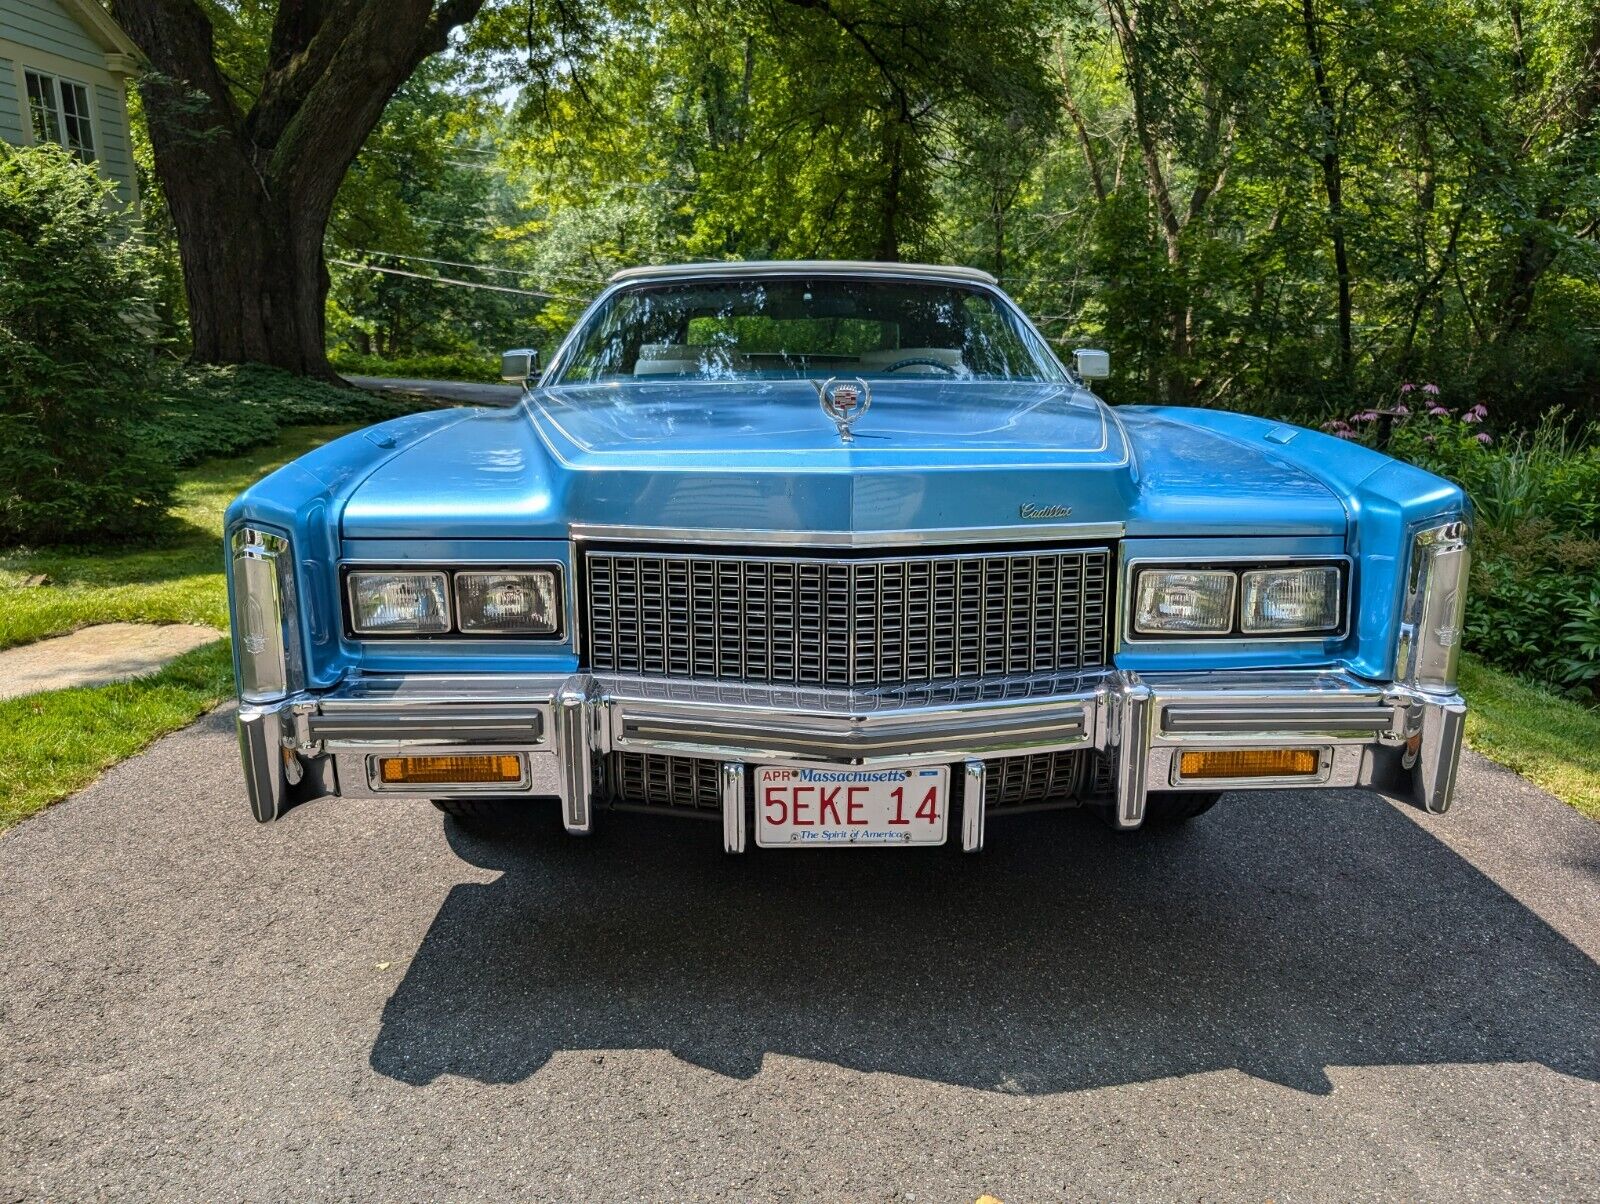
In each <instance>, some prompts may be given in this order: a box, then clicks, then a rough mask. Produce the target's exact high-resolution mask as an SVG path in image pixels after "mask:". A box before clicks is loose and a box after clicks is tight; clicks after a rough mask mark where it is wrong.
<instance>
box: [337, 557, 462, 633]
mask: <svg viewBox="0 0 1600 1204" xmlns="http://www.w3.org/2000/svg"><path fill="white" fill-rule="evenodd" d="M347 588H348V589H349V592H350V628H351V630H352V631H354V632H356V633H357V634H359V635H440V634H443V633H444V632H447V631H449V630H450V583H449V580H448V578H447V577H446V576H445V574H443V573H437V572H415V573H403V572H380V573H351V574H350V576H349V578H348V581H347Z"/></svg>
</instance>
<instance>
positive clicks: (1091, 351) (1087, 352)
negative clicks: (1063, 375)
mask: <svg viewBox="0 0 1600 1204" xmlns="http://www.w3.org/2000/svg"><path fill="white" fill-rule="evenodd" d="M1072 366H1073V367H1074V368H1075V369H1076V370H1077V373H1078V375H1079V376H1080V377H1081V378H1082V379H1084V380H1105V379H1106V378H1107V377H1108V376H1110V375H1111V353H1110V352H1109V351H1101V350H1099V349H1098V348H1094V347H1080V348H1079V349H1078V350H1077V351H1074V352H1073V353H1072Z"/></svg>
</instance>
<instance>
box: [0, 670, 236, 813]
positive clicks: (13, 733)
mask: <svg viewBox="0 0 1600 1204" xmlns="http://www.w3.org/2000/svg"><path fill="white" fill-rule="evenodd" d="M232 696H233V654H232V652H231V651H230V650H229V644H228V641H227V640H221V641H219V642H217V643H215V644H208V645H207V646H206V647H204V648H197V649H195V650H194V651H193V652H189V653H185V654H184V655H183V656H180V657H178V659H176V660H175V661H173V662H172V663H171V664H170V665H168V666H167V667H166V668H165V669H162V670H161V671H160V672H159V673H154V674H151V675H150V676H149V677H142V678H139V679H138V680H136V681H126V682H117V683H115V684H113V685H109V686H85V687H80V688H78V689H73V690H52V691H50V692H49V693H45V694H33V695H29V696H27V697H24V698H11V699H7V700H5V701H4V702H0V729H3V730H4V731H5V732H6V735H7V738H8V740H9V742H10V748H9V749H8V750H7V752H6V755H5V757H3V758H0V830H3V829H5V828H8V827H10V826H11V825H12V824H14V823H16V822H17V821H18V820H22V819H26V818H27V817H28V816H30V815H32V814H33V813H34V812H35V811H38V810H40V809H41V808H43V807H46V806H48V805H49V804H51V803H53V802H56V801H57V800H58V799H63V798H65V797H66V796H67V795H69V794H72V793H74V792H75V791H78V790H81V789H83V788H84V787H85V786H87V785H88V784H89V783H90V782H92V781H93V780H94V779H95V778H96V777H97V776H99V775H100V774H101V773H102V772H103V771H105V770H107V769H109V768H110V767H111V766H113V765H115V764H116V763H117V762H118V761H121V760H124V759H126V758H128V757H131V756H133V755H134V754H135V753H137V752H140V751H141V750H143V749H144V748H145V746H147V745H148V744H149V743H150V742H151V741H152V740H154V739H156V738H157V737H159V736H164V735H166V734H167V733H168V732H173V731H177V730H178V729H179V728H181V727H185V726H187V725H188V724H190V723H193V722H194V721H195V720H196V719H198V718H199V717H200V716H201V715H204V714H205V713H206V712H207V711H209V710H211V709H212V708H213V707H215V706H216V705H217V704H219V703H221V702H222V701H224V700H225V699H227V698H231V697H232Z"/></svg>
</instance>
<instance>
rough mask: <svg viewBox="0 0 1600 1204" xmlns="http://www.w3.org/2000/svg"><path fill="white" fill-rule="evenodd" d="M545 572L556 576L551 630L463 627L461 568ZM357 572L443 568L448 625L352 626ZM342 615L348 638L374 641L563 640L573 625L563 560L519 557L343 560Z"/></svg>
mask: <svg viewBox="0 0 1600 1204" xmlns="http://www.w3.org/2000/svg"><path fill="white" fill-rule="evenodd" d="M541 572H543V573H549V574H551V575H552V576H553V577H554V579H555V600H556V615H555V617H556V626H555V630H554V631H550V632H542V633H541V632H526V631H467V630H462V627H461V612H460V607H459V603H458V595H457V590H456V575H457V574H459V573H489V574H493V573H541ZM357 573H377V574H381V573H397V574H400V573H442V574H443V575H444V579H445V581H444V589H445V597H446V602H447V606H448V610H449V620H450V626H449V629H448V630H446V631H440V632H390V633H384V632H365V631H360V630H358V629H357V628H356V626H355V614H354V603H353V600H352V598H351V593H350V578H351V576H352V574H357ZM339 596H340V615H341V620H342V624H343V627H344V635H345V638H346V639H347V640H351V641H354V642H357V643H364V644H366V643H373V644H426V643H438V642H441V641H445V642H462V641H466V642H471V643H496V642H499V643H505V642H508V641H509V642H513V643H537V644H563V643H566V642H567V640H568V638H569V636H568V633H569V632H570V631H571V630H572V615H571V610H572V599H571V598H570V596H569V595H568V592H567V566H566V565H565V564H564V563H562V562H561V561H559V560H523V561H483V562H477V561H454V562H450V563H436V562H433V561H429V562H426V563H423V562H420V561H419V562H416V563H407V562H404V561H402V562H399V563H395V562H391V561H383V562H378V561H372V562H366V561H347V562H345V563H343V564H341V565H340V566H339Z"/></svg>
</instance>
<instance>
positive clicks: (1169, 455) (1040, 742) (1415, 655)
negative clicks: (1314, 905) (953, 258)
mask: <svg viewBox="0 0 1600 1204" xmlns="http://www.w3.org/2000/svg"><path fill="white" fill-rule="evenodd" d="M506 365H507V367H506V372H507V374H508V376H510V377H513V378H515V379H518V380H527V382H528V388H527V390H526V392H525V393H524V395H523V396H522V398H521V401H520V403H519V404H517V405H516V406H515V407H514V408H511V409H455V410H447V411H439V412H434V413H428V414H421V415H415V416H411V417H406V418H398V419H395V420H393V421H391V422H385V423H382V424H380V425H378V426H375V427H372V428H371V429H369V430H365V431H361V432H359V433H356V434H352V435H347V436H345V437H344V438H342V439H339V440H337V441H335V442H333V443H330V444H328V445H326V446H324V447H321V448H319V449H318V450H316V451H314V452H311V453H310V454H308V455H306V456H303V457H302V458H301V459H299V460H297V461H295V462H294V463H293V464H290V465H289V466H288V467H286V468H283V469H281V470H280V471H278V472H275V473H273V474H272V475H271V476H269V477H267V478H265V479H264V480H262V481H261V482H259V483H258V484H257V485H255V486H253V487H252V488H251V489H250V490H249V491H247V492H246V493H245V494H243V495H242V496H241V497H240V498H239V499H238V500H237V501H235V502H234V504H233V506H232V507H231V508H230V509H229V511H228V518H227V536H226V538H227V548H228V565H229V589H230V599H231V606H232V612H233V634H234V650H235V656H236V659H237V671H238V679H239V696H240V700H241V704H242V705H241V708H240V711H239V720H238V725H239V745H240V750H241V752H242V755H243V759H244V772H245V783H246V789H247V791H248V794H249V798H250V805H251V807H252V809H253V810H254V813H255V816H256V818H257V819H259V820H263V821H266V820H271V819H274V818H276V817H278V816H280V815H282V814H283V813H284V812H285V811H286V810H287V809H288V808H290V807H292V806H294V805H295V804H297V803H300V802H303V801H305V800H308V799H312V798H317V797H322V796H340V797H345V798H353V797H354V798H373V797H376V796H385V795H399V796H410V797H411V798H413V799H432V800H433V801H434V802H435V803H436V804H437V805H438V806H439V807H441V808H442V809H443V810H445V811H447V812H450V813H451V814H453V815H455V816H456V817H457V818H458V819H460V820H462V821H465V822H472V821H475V820H486V819H493V818H495V817H503V816H505V815H507V814H512V815H514V814H516V813H517V812H519V811H522V812H526V811H528V810H529V809H533V808H546V807H548V808H550V809H551V810H552V811H554V810H556V809H559V813H560V815H561V818H562V821H563V823H564V824H565V826H566V829H567V830H568V831H569V832H573V833H586V832H589V831H590V830H591V829H592V828H593V826H594V824H596V823H597V822H600V823H604V822H611V821H612V820H613V819H615V821H616V822H622V820H623V819H624V813H626V812H629V811H653V812H660V813H669V814H675V815H684V816H691V817H702V818H706V819H710V820H713V821H719V822H720V824H721V828H722V841H723V847H724V848H725V849H727V850H728V851H730V852H743V851H744V849H745V848H746V846H747V844H748V843H750V842H751V840H752V839H753V841H754V843H755V844H756V845H758V846H761V847H803V846H816V847H823V846H828V845H937V844H942V843H944V842H945V841H946V840H959V841H960V842H961V844H962V847H963V848H965V849H969V850H977V849H980V848H982V847H983V843H984V840H985V832H986V829H987V825H988V820H989V819H990V818H991V817H1001V816H1005V815H1008V814H1012V813H1015V812H1019V811H1024V810H1029V809H1034V808H1039V807H1045V806H1087V807H1093V808H1098V809H1099V810H1100V811H1101V812H1102V813H1103V814H1104V815H1105V816H1106V818H1107V819H1108V820H1109V822H1111V823H1112V824H1113V825H1115V826H1116V827H1119V828H1137V827H1139V826H1140V825H1142V824H1148V823H1155V822H1171V821H1175V820H1181V819H1187V818H1190V817H1192V816H1195V815H1198V814H1199V813H1200V812H1201V811H1203V810H1205V809H1206V808H1208V807H1209V806H1211V805H1212V804H1213V803H1214V802H1215V801H1216V799H1217V797H1218V795H1219V794H1220V793H1222V792H1224V791H1234V790H1263V789H1270V790H1291V789H1293V790H1312V789H1321V790H1327V789H1329V788H1340V787H1345V788H1347V787H1366V788H1370V789H1373V790H1377V791H1380V792H1382V793H1383V794H1386V795H1389V796H1391V797H1393V798H1397V799H1401V800H1404V801H1406V802H1408V803H1412V804H1414V805H1416V806H1418V807H1420V808H1423V809H1424V810H1426V811H1430V812H1442V811H1444V810H1445V809H1446V808H1447V807H1448V806H1449V805H1450V799H1451V795H1452V792H1453V790H1454V785H1455V776H1456V766H1457V761H1458V758H1459V753H1460V747H1461V734H1462V721H1463V717H1464V715H1465V707H1464V705H1463V703H1462V700H1461V698H1460V696H1459V695H1458V694H1457V693H1456V689H1455V677H1456V660H1457V652H1458V648H1459V634H1460V628H1461V622H1462V606H1463V601H1464V592H1465V591H1464V586H1465V577H1466V572H1467V565H1468V552H1467V545H1466V536H1467V529H1468V521H1469V516H1468V511H1467V503H1466V499H1465V498H1464V497H1463V495H1462V492H1461V490H1460V489H1458V488H1457V487H1456V486H1454V485H1452V484H1450V483H1449V482H1447V481H1443V480H1441V479H1439V478H1438V477H1435V476H1432V475H1430V474H1428V473H1426V472H1423V471H1421V470H1420V469H1417V468H1413V467H1411V466H1409V465H1407V464H1403V463H1401V462H1399V461H1396V460H1393V459H1390V458H1389V457H1387V456H1384V455H1380V454H1379V453H1377V452H1374V451H1372V450H1369V449H1368V448H1365V447H1361V446H1357V445H1353V444H1350V443H1346V442H1341V441H1340V440H1338V439H1334V438H1330V437H1328V436H1325V435H1321V434H1318V433H1315V432H1313V431H1309V430H1304V429H1301V428H1299V427H1295V426H1289V425H1286V424H1284V423H1281V422H1272V421H1267V420H1263V419H1258V418H1250V417H1245V416H1241V415H1239V414H1233V413H1224V412H1219V411H1211V410H1187V409H1172V408H1159V407H1147V406H1127V407H1122V408H1119V409H1112V408H1110V407H1108V406H1106V405H1105V404H1104V403H1102V402H1101V401H1099V400H1098V399H1097V398H1096V397H1094V396H1093V394H1091V393H1090V392H1089V390H1088V388H1087V387H1086V385H1085V383H1084V382H1085V380H1086V379H1093V378H1096V377H1100V376H1104V375H1105V374H1106V372H1107V371H1108V366H1107V357H1106V356H1105V354H1104V353H1103V352H1098V351H1081V352H1079V353H1078V354H1077V357H1076V361H1075V367H1074V368H1072V369H1068V368H1066V367H1064V366H1063V365H1062V364H1061V363H1060V361H1058V360H1057V358H1056V356H1055V355H1054V354H1053V353H1052V351H1051V349H1050V347H1049V345H1048V344H1047V343H1046V342H1045V340H1044V339H1043V338H1042V337H1041V336H1040V334H1039V333H1038V331H1037V330H1036V329H1035V328H1034V327H1033V325H1032V324H1031V323H1030V322H1029V321H1028V320H1027V318H1025V317H1024V316H1023V315H1022V313H1021V312H1020V311H1019V310H1018V309H1017V307H1016V306H1015V304H1014V303H1013V302H1012V301H1011V300H1010V299H1009V298H1007V297H1006V296H1005V295H1004V294H1003V293H1002V292H1001V291H1000V290H999V288H998V287H997V285H996V283H995V281H994V279H993V278H992V277H990V276H988V275H986V274H985V273H982V272H978V271H972V270H970V269H965V268H946V267H920V266H912V265H906V264H867V263H809V262H797V263H722V264H693V265H686V266H681V267H663V268H646V269H635V270H631V271H626V272H621V273H619V274H618V275H617V276H616V277H615V278H613V280H612V282H611V284H610V285H609V286H608V287H607V288H606V290H605V291H604V292H603V293H602V294H601V295H600V297H599V298H598V299H597V300H596V301H595V302H594V304H593V305H592V306H591V307H590V308H589V310H588V312H587V313H585V314H584V316H583V318H582V319H581V320H580V321H579V322H578V324H577V326H576V327H575V328H574V330H573V332H572V333H571V334H570V335H569V336H568V338H567V339H566V341H565V342H564V343H563V344H562V345H561V347H560V348H559V349H558V350H557V351H556V353H555V354H554V355H553V356H552V357H551V359H550V362H549V364H548V366H547V367H545V368H544V369H543V371H542V373H537V356H536V355H535V354H534V353H531V352H512V353H508V355H507V357H506ZM536 374H537V382H536V383H534V382H533V380H532V378H533V377H534V376H535V375H536Z"/></svg>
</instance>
